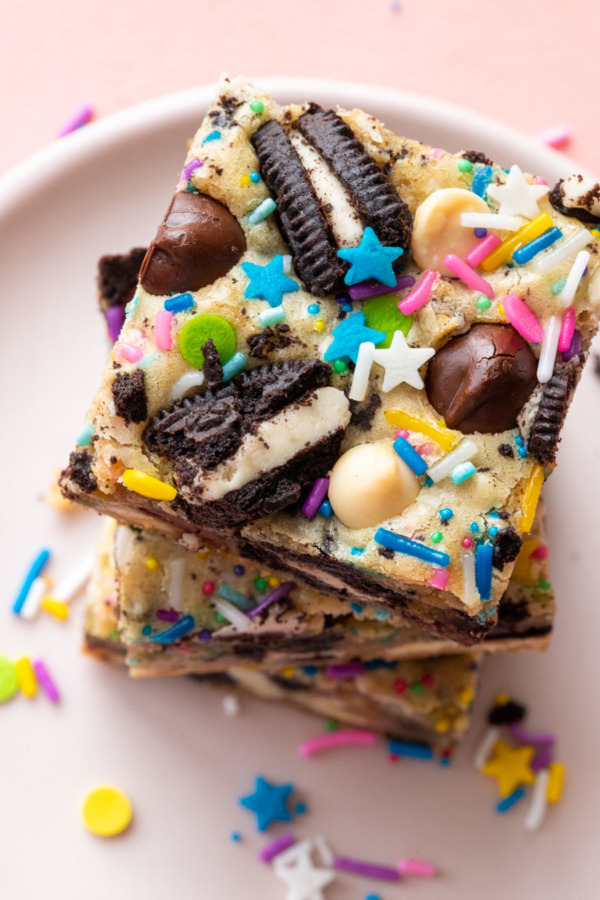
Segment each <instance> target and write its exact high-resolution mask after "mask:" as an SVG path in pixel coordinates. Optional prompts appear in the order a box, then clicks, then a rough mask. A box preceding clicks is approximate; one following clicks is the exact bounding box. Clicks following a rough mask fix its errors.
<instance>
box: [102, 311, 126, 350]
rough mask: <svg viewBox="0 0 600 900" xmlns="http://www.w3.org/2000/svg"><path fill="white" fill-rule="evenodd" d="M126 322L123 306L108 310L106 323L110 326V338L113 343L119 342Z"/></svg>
mask: <svg viewBox="0 0 600 900" xmlns="http://www.w3.org/2000/svg"><path fill="white" fill-rule="evenodd" d="M124 321H125V310H124V309H123V307H122V306H109V307H108V309H107V310H106V322H107V324H108V336H109V338H110V339H111V341H112V342H113V344H114V342H115V341H116V340H117V338H118V337H119V335H120V334H121V328H122V327H123V322H124Z"/></svg>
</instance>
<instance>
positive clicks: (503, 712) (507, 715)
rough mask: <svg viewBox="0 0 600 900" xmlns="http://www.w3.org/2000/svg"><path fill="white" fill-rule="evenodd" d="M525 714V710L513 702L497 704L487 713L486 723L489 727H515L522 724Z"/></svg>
mask: <svg viewBox="0 0 600 900" xmlns="http://www.w3.org/2000/svg"><path fill="white" fill-rule="evenodd" d="M526 714H527V709H526V708H525V707H524V706H521V704H520V703H515V701H514V700H509V701H508V703H498V704H497V705H496V706H494V708H493V709H491V710H490V712H489V713H488V722H489V723H490V725H517V723H518V722H522V721H523V719H524V718H525V716H526Z"/></svg>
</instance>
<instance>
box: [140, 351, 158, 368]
mask: <svg viewBox="0 0 600 900" xmlns="http://www.w3.org/2000/svg"><path fill="white" fill-rule="evenodd" d="M158 357H159V354H158V353H149V354H148V356H142V358H141V359H140V361H139V362H138V364H137V365H138V369H147V368H148V366H152V365H154V363H155V362H156V360H157V359H158Z"/></svg>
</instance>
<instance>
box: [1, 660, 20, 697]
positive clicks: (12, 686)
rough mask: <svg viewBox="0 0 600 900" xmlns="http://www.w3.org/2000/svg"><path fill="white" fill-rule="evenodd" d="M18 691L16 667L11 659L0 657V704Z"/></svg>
mask: <svg viewBox="0 0 600 900" xmlns="http://www.w3.org/2000/svg"><path fill="white" fill-rule="evenodd" d="M18 690H19V679H18V677H17V667H16V666H15V664H14V662H13V661H12V660H11V659H8V658H7V657H6V656H0V703H4V701H5V700H10V698H11V697H14V695H15V694H16V693H17V691H18Z"/></svg>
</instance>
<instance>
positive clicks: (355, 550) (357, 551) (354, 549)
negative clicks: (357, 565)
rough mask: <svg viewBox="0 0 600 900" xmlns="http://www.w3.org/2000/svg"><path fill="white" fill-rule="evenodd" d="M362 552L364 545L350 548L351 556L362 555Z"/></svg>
mask: <svg viewBox="0 0 600 900" xmlns="http://www.w3.org/2000/svg"><path fill="white" fill-rule="evenodd" d="M364 552H365V550H364V547H352V549H351V550H350V553H351V554H352V556H362V555H363V553H364Z"/></svg>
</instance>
